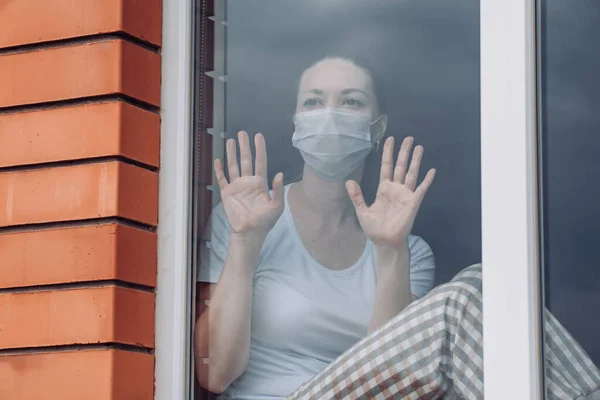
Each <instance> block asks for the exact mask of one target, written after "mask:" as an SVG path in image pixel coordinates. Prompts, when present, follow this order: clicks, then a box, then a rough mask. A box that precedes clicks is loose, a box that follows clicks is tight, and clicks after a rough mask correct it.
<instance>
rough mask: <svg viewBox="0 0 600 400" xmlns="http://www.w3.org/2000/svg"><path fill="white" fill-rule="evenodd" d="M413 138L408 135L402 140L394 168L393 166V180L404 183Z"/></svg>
mask: <svg viewBox="0 0 600 400" xmlns="http://www.w3.org/2000/svg"><path fill="white" fill-rule="evenodd" d="M413 142H414V138H413V137H411V136H409V137H407V138H405V139H404V140H403V141H402V146H400V151H399V152H398V161H396V168H394V182H398V183H402V184H403V183H404V180H405V178H406V169H407V168H408V159H409V157H410V150H411V149H412V146H413Z"/></svg>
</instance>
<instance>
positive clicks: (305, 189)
mask: <svg viewBox="0 0 600 400" xmlns="http://www.w3.org/2000/svg"><path fill="white" fill-rule="evenodd" d="M361 172H362V171H356V172H355V173H354V174H353V176H351V177H349V178H348V179H353V180H356V181H357V182H360V175H361ZM354 175H356V176H354ZM294 186H296V188H295V189H294V190H297V192H296V193H295V194H294V197H295V199H296V200H298V203H297V204H302V208H304V209H305V210H307V211H310V212H311V213H312V214H316V215H318V216H319V217H320V219H321V221H322V223H323V225H334V226H337V225H341V224H342V223H344V222H348V220H356V212H355V211H354V206H353V205H352V202H351V201H350V196H348V191H347V190H346V181H345V180H344V181H342V182H328V181H325V180H323V179H321V178H320V177H319V176H317V174H316V173H315V172H314V171H313V170H312V169H311V168H310V167H308V166H305V167H304V173H303V177H302V179H301V180H300V181H299V182H298V183H297V184H295V185H294Z"/></svg>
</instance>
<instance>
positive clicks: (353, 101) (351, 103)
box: [344, 99, 364, 107]
mask: <svg viewBox="0 0 600 400" xmlns="http://www.w3.org/2000/svg"><path fill="white" fill-rule="evenodd" d="M344 105H345V106H350V107H362V106H363V105H364V103H363V102H362V101H360V100H358V99H345V100H344Z"/></svg>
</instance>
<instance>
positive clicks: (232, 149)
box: [226, 139, 240, 182]
mask: <svg viewBox="0 0 600 400" xmlns="http://www.w3.org/2000/svg"><path fill="white" fill-rule="evenodd" d="M226 147H227V171H228V172H229V182H233V181H234V180H235V179H237V178H239V177H240V170H239V168H238V162H237V146H236V144H235V140H233V139H227V145H226Z"/></svg>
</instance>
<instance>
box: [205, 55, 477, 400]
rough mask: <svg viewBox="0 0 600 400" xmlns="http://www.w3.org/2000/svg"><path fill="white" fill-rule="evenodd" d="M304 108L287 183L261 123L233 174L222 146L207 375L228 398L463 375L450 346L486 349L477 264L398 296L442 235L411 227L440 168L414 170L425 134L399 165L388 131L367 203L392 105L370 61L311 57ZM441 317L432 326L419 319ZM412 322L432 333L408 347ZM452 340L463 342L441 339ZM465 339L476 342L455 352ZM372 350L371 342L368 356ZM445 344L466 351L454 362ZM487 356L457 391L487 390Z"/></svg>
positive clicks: (211, 249)
mask: <svg viewBox="0 0 600 400" xmlns="http://www.w3.org/2000/svg"><path fill="white" fill-rule="evenodd" d="M294 123H295V132H294V134H293V136H292V142H293V144H294V146H295V147H296V148H298V150H299V151H300V153H301V155H302V157H303V159H304V161H305V165H304V171H303V177H302V179H301V180H300V181H299V182H297V183H294V184H291V185H287V186H284V185H283V176H282V174H281V173H279V174H277V175H276V176H275V178H274V181H273V191H272V193H270V192H269V191H268V185H267V181H266V178H265V177H266V154H265V143H264V138H263V137H262V135H260V134H258V135H256V136H255V144H256V159H255V171H254V172H253V168H252V167H253V165H252V160H251V154H250V147H249V139H248V136H247V134H246V133H244V132H240V134H239V135H238V141H239V149H240V165H238V163H237V157H236V144H235V141H233V140H228V142H227V160H228V170H229V178H230V181H229V182H228V181H227V180H226V178H225V175H224V170H223V165H222V163H221V162H220V161H219V160H216V161H215V172H216V177H217V180H218V182H219V186H220V188H221V196H222V202H221V204H220V205H219V206H218V207H217V208H216V209H215V210H214V211H213V215H212V217H211V240H210V242H209V244H207V245H206V247H205V248H203V249H202V258H201V266H200V271H199V280H200V281H202V282H205V283H206V285H204V286H203V289H202V293H201V294H200V295H201V297H202V298H204V299H208V298H210V307H209V308H207V309H205V310H204V311H203V312H202V315H201V317H200V318H199V319H198V321H197V324H196V333H195V351H196V361H197V363H196V364H197V372H198V379H199V381H200V383H201V385H202V386H203V387H205V388H207V389H208V390H210V391H212V392H215V393H222V395H221V398H225V399H276V398H283V397H285V396H287V395H289V394H290V393H292V392H294V390H296V389H297V388H300V389H299V390H298V391H297V392H295V394H294V396H295V397H296V398H315V399H320V398H333V397H334V396H341V397H340V398H359V397H360V396H363V397H364V396H366V397H365V398H372V397H374V396H376V395H377V394H378V393H380V394H384V395H386V396H390V397H394V396H398V395H399V394H401V395H402V396H408V395H410V393H408V392H403V390H405V389H403V387H401V385H400V383H401V382H403V379H406V378H407V377H412V378H411V379H412V380H411V381H410V382H408V383H407V382H405V384H404V386H405V387H409V388H412V389H411V390H413V391H414V393H417V394H418V396H417V397H419V396H428V397H427V398H430V397H432V396H433V397H434V395H438V394H443V393H446V392H447V391H448V390H449V389H450V388H452V384H451V381H452V379H456V378H460V377H461V373H460V372H459V371H455V373H454V374H450V375H448V371H452V366H453V365H454V361H456V362H458V361H460V359H459V358H457V360H454V359H453V357H452V356H453V355H458V354H459V351H458V350H461V349H465V348H466V347H468V348H469V349H471V350H472V352H471V354H472V355H473V357H474V358H477V357H478V356H479V355H480V351H481V348H480V347H481V346H480V344H481V337H480V335H479V336H478V337H475V338H472V337H471V336H470V335H471V334H472V332H471V333H468V332H466V331H465V329H461V327H462V325H461V324H466V323H468V324H469V326H470V327H472V326H476V327H477V326H478V324H479V325H480V319H479V318H480V313H478V312H477V310H478V306H479V304H480V285H479V283H480V279H479V277H478V275H477V274H478V271H477V270H476V268H475V270H473V268H471V269H470V270H469V269H468V270H465V271H463V273H461V274H459V276H457V278H456V279H455V281H453V282H451V283H450V284H447V285H442V286H441V287H440V288H438V289H436V290H435V291H434V292H432V293H431V294H430V295H429V296H427V298H426V299H424V300H422V301H418V302H415V303H414V304H413V305H411V306H410V307H409V308H408V309H406V311H405V312H404V313H403V312H402V311H403V310H405V308H407V306H409V304H411V302H413V300H415V299H417V298H419V297H423V296H424V295H425V294H426V293H427V292H429V290H430V289H431V288H432V285H433V272H434V263H433V255H432V253H431V250H430V248H429V246H428V245H427V244H426V243H425V242H424V241H423V240H422V239H420V238H418V237H416V236H413V235H411V234H410V232H411V229H412V225H413V222H414V219H415V217H416V214H417V211H418V209H419V206H420V204H421V201H422V199H423V197H424V196H425V194H426V192H427V189H428V188H429V187H430V185H431V184H432V182H433V179H434V175H435V171H434V170H430V171H429V172H428V173H427V174H426V175H425V178H424V180H423V182H422V183H421V184H420V185H419V186H417V176H418V172H419V167H420V162H421V158H422V155H423V148H422V147H421V146H417V147H416V148H415V150H414V153H413V155H412V160H410V163H409V158H410V153H411V149H412V146H413V139H412V138H407V139H405V140H404V141H403V143H402V146H401V148H400V152H399V155H398V158H397V162H396V163H395V165H394V160H393V144H394V143H393V138H388V139H387V140H385V143H384V145H383V154H382V167H381V173H380V182H379V187H378V190H377V195H376V199H375V201H374V203H373V204H372V205H371V206H367V205H366V204H365V201H364V199H363V196H362V193H361V190H360V186H359V185H358V182H360V180H361V178H362V172H363V168H364V163H365V159H366V157H367V155H368V154H369V153H370V152H371V151H372V149H374V148H375V149H376V148H378V147H379V142H380V141H382V140H383V137H384V134H385V131H386V126H387V117H386V116H385V115H383V114H382V113H381V112H380V110H379V102H378V98H377V94H376V90H375V89H374V82H373V76H372V75H371V74H370V73H369V72H368V70H366V69H365V68H362V67H360V66H358V65H357V64H356V63H354V62H353V61H351V60H348V59H340V58H329V59H325V60H322V61H320V62H318V63H316V64H314V65H313V66H312V67H310V68H309V69H307V70H306V71H305V72H304V73H303V75H302V78H301V80H300V85H299V92H298V98H297V106H296V114H295V118H294ZM453 285H454V286H453ZM478 285H479V286H478ZM448 304H451V305H454V306H456V305H460V307H458V306H457V307H455V308H456V310H454V309H450V308H448V307H449V306H448ZM415 310H418V311H419V312H417V313H415ZM457 310H458V311H457ZM407 315H412V316H414V317H415V318H416V320H419V322H420V324H419V325H415V324H413V323H412V321H409V320H407V317H406V316H407ZM449 315H452V316H454V317H456V316H457V315H458V316H460V318H447V317H448V316H449ZM390 319H391V321H390ZM387 321H389V322H388V323H387V324H385V323H386V322H387ZM429 321H431V322H433V325H428V327H429V328H430V329H428V330H426V332H427V334H426V335H425V336H424V333H423V332H420V331H418V330H416V329H417V328H418V327H419V326H423V325H422V324H421V322H422V323H427V322H429ZM384 324H385V326H383V327H382V325H384ZM432 326H433V327H434V328H435V329H433V328H431V327H432ZM378 329H379V330H378ZM375 331H377V332H376V333H375V334H374V335H373V334H372V335H370V336H368V337H367V338H365V337H366V336H367V335H368V334H369V333H372V332H375ZM471 331H474V332H478V330H477V329H471ZM390 333H393V335H390ZM476 336H477V335H476ZM416 337H420V339H419V340H420V341H419V343H421V344H423V343H424V345H423V346H417V347H415V348H408V347H407V348H406V349H405V350H406V351H407V352H406V354H405V355H404V356H403V357H401V358H402V360H404V361H401V360H398V357H397V356H398V354H397V351H396V350H397V349H398V348H399V347H398V346H397V345H401V344H403V343H404V344H406V343H413V344H414V343H415V341H416V339H415V338H416ZM423 338H425V339H426V340H423ZM361 339H362V340H361ZM383 339H385V340H383ZM449 340H450V341H452V346H449V345H445V344H447V343H446V342H447V341H449ZM473 343H474V344H473ZM379 344H381V346H379ZM456 344H464V346H462V345H459V346H458V349H457V350H453V354H450V355H447V354H445V353H444V352H447V351H449V350H448V349H449V348H454V347H456V346H455V345H456ZM467 345H468V346H467ZM352 346H354V347H352ZM365 346H366V347H365ZM349 349H350V350H349ZM344 352H346V353H345V355H343V356H341V357H340V355H342V353H344ZM365 354H366V355H367V356H373V357H372V358H371V359H369V357H367V362H366V363H365V362H362V363H361V361H364V360H365ZM416 355H420V356H419V357H420V358H418V359H417V358H415V356H416ZM379 356H381V357H379ZM353 357H355V358H353ZM356 357H358V358H356ZM375 359H377V360H379V361H378V362H377V363H374V362H371V361H372V360H375ZM425 359H427V360H428V361H427V363H428V364H426V365H421V364H420V361H423V360H425ZM446 359H450V360H454V361H453V362H452V363H450V366H449V367H447V368H445V367H444V368H443V367H442V364H443V360H446ZM480 359H481V357H479V358H478V359H474V360H473V364H474V365H475V366H478V365H479V361H480ZM369 360H371V361H369ZM392 360H393V362H391V361H392ZM406 360H410V362H409V363H408V364H407V365H405V366H402V362H404V363H406ZM334 361H335V362H334ZM415 361H416V363H415ZM332 363H333V364H332ZM436 363H437V364H436ZM353 365H357V366H358V369H354V370H353V369H352V368H353V367H352V366H353ZM415 365H419V368H417V369H415V368H416V367H415ZM336 366H343V368H342V369H341V370H340V368H337V367H336ZM463 366H464V365H463ZM423 368H425V370H427V371H429V370H431V371H429V373H427V374H424V373H422V370H423ZM321 371H323V372H321ZM340 371H343V373H340ZM320 372H321V373H320ZM478 372H479V371H476V374H475V378H476V379H475V382H474V383H473V384H472V385H467V383H468V382H469V380H468V379H471V378H472V375H473V374H468V373H466V374H465V375H464V377H463V378H464V379H463V380H460V379H458V380H457V381H456V382H455V385H454V386H455V387H456V388H457V392H458V393H459V394H460V395H462V396H463V397H468V396H469V395H471V398H479V395H480V393H481V390H482V374H480V373H478ZM335 374H337V375H335ZM330 377H332V378H333V377H335V379H333V380H332V379H329V378H330ZM340 378H341V379H340ZM477 379H479V381H477ZM305 382H308V383H307V384H306V385H304V386H302V384H303V383H305ZM356 382H361V384H357V383H356ZM369 382H371V383H369ZM417 383H418V384H417ZM365 385H366V386H365ZM369 385H370V386H369ZM383 398H385V397H383Z"/></svg>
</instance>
